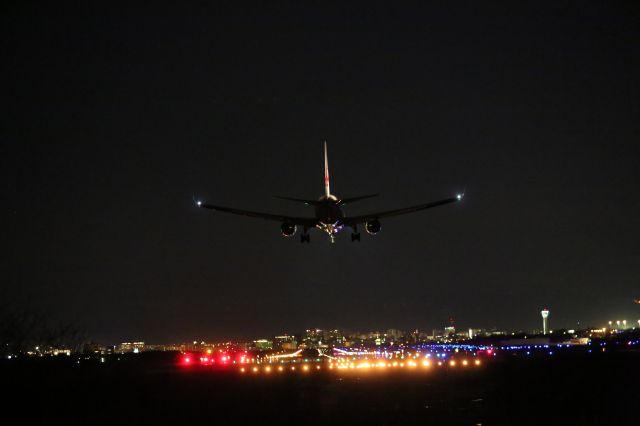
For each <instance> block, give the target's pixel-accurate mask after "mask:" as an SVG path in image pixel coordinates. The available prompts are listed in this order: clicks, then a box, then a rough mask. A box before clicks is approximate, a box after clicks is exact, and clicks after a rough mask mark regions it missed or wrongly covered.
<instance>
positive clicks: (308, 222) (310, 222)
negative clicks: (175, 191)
mask: <svg viewBox="0 0 640 426" xmlns="http://www.w3.org/2000/svg"><path fill="white" fill-rule="evenodd" d="M196 205H197V206H198V207H200V208H203V209H209V210H217V211H219V212H224V213H232V214H237V215H241V216H249V217H257V218H261V219H266V220H274V221H277V222H287V223H293V224H294V225H302V226H308V227H314V226H315V225H316V222H317V220H316V219H315V218H312V217H294V216H285V215H280V214H271V213H260V212H254V211H250V210H242V209H236V208H232V207H224V206H216V205H213V204H208V203H203V202H201V201H197V202H196Z"/></svg>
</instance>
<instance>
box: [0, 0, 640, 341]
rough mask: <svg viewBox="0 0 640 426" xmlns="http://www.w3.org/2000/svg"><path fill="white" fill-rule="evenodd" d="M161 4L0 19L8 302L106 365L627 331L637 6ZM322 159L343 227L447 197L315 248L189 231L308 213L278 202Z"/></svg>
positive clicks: (639, 225) (636, 269) (19, 9)
mask: <svg viewBox="0 0 640 426" xmlns="http://www.w3.org/2000/svg"><path fill="white" fill-rule="evenodd" d="M178 3H179V2H174V3H173V4H171V5H166V6H162V5H160V4H159V3H157V2H154V3H153V5H154V6H153V8H149V9H124V8H123V9H120V8H117V7H115V6H113V5H112V3H110V2H105V3H101V4H100V5H99V6H95V7H94V8H87V6H77V7H69V8H67V9H64V10H61V9H60V7H61V6H60V5H59V4H56V5H55V7H56V9H51V10H48V9H47V8H46V7H45V8H43V7H42V5H40V6H37V7H36V6H33V7H30V6H27V5H25V4H23V2H16V5H14V6H6V5H5V6H3V7H2V11H1V12H0V16H2V18H0V28H2V29H1V30H0V49H1V51H0V53H1V57H2V66H1V67H0V72H1V73H2V80H1V81H2V96H1V98H0V99H2V111H1V113H2V115H1V116H2V119H1V127H0V138H1V140H0V173H1V178H2V184H1V185H0V191H1V192H0V196H1V211H0V220H1V223H2V231H1V238H0V242H1V247H2V253H1V254H2V257H1V258H0V267H1V275H0V281H1V282H2V284H1V286H2V297H3V299H4V300H2V304H4V305H12V306H18V305H20V304H31V305H34V306H37V307H38V309H42V310H45V311H47V312H50V313H51V314H52V315H53V316H56V317H60V318H66V319H72V320H76V321H78V322H80V323H81V325H82V327H83V328H84V329H85V330H86V331H87V334H88V335H89V336H91V337H94V338H95V339H98V340H101V341H104V342H105V343H107V342H118V341H122V340H128V339H142V340H146V341H149V342H160V341H171V340H183V339H184V340H190V339H192V338H198V339H200V338H204V339H221V338H227V337H247V338H254V337H260V336H262V335H269V334H274V333H279V332H282V331H289V332H291V331H296V330H300V329H303V328H307V327H320V328H329V327H331V328H333V327H340V328H347V329H359V330H375V329H383V330H385V329H387V328H392V327H393V328H401V329H408V328H419V329H424V330H431V329H432V328H436V327H441V326H443V325H445V324H446V323H447V322H448V318H449V317H451V316H453V317H455V319H456V324H457V325H459V326H460V327H469V326H473V327H493V326H496V327H499V328H514V329H517V328H523V329H530V328H534V327H539V326H540V322H541V321H540V313H539V311H540V309H541V308H542V307H544V306H548V307H549V308H550V310H551V317H550V324H551V326H552V327H560V326H566V327H574V326H576V324H577V322H578V321H580V324H581V325H590V324H593V325H602V324H603V323H604V322H605V321H607V320H610V319H613V320H615V319H617V318H620V319H622V318H626V319H628V320H634V321H636V320H637V319H638V318H640V310H639V309H638V306H637V305H634V304H633V302H632V300H633V299H634V298H636V297H638V296H640V289H638V282H639V279H640V248H639V243H638V241H639V239H640V220H639V218H640V202H639V201H638V192H639V191H638V190H639V179H640V171H639V156H638V154H639V151H640V149H639V148H638V146H639V145H638V144H639V142H640V139H639V136H640V87H639V84H638V76H639V75H640V9H639V7H638V6H637V2H629V3H621V2H615V1H613V2H604V1H603V2H583V1H579V2H565V1H556V2H533V5H529V6H527V5H524V4H521V2H504V3H503V4H501V5H499V6H491V5H489V4H488V3H487V4H482V5H480V4H478V3H477V2H472V4H473V6H469V5H468V4H463V3H457V2H438V5H436V6H429V5H427V4H426V3H421V6H420V8H408V7H407V8H404V9H400V8H392V7H386V8H374V7H371V6H367V7H346V6H343V7H342V8H335V9H327V8H324V7H322V6H320V5H322V4H324V2H318V3H317V4H318V6H317V7H313V6H309V5H308V4H309V3H307V2H304V3H306V4H307V6H305V7H301V6H296V7H287V8H285V7H279V6H270V7H248V6H247V7H246V8H244V9H242V8H239V7H233V6H230V5H231V4H232V2H230V3H228V4H227V3H217V4H215V5H210V4H209V3H207V2H203V3H202V4H201V5H200V6H196V7H185V6H178ZM483 3H485V2H483ZM513 3H517V5H514V4H513ZM543 3H544V4H543ZM634 3H636V5H634ZM324 140H327V142H328V144H329V157H330V167H331V177H332V180H331V184H332V186H331V188H332V192H333V193H335V194H337V195H338V196H354V195H361V194H367V193H371V192H378V191H379V192H380V193H381V196H380V197H379V198H378V199H374V200H367V201H362V202H361V203H359V204H357V205H353V206H351V207H350V208H349V209H347V211H346V213H347V214H358V213H366V212H368V211H377V210H380V209H388V208H396V207H403V206H405V205H411V204H415V203H421V202H427V201H431V200H435V199H439V198H446V197H449V196H451V195H453V194H455V193H457V192H458V191H461V190H463V189H466V199H465V201H464V202H463V203H460V204H455V205H448V206H443V207H440V208H437V209H434V210H429V211H425V212H421V213H416V214H413V215H408V216H404V217H400V218H394V219H388V220H386V221H383V223H382V225H383V230H382V232H381V233H380V234H379V235H377V236H376V237H370V236H368V235H363V238H362V242H361V243H360V244H352V243H351V242H350V238H349V234H348V233H344V234H341V236H340V237H339V238H338V241H337V243H336V244H334V245H330V244H329V242H328V238H327V237H326V236H325V235H322V234H320V233H319V232H313V234H312V236H311V240H312V241H311V244H308V245H301V244H300V243H299V241H298V239H297V238H293V239H284V238H282V237H281V236H280V233H279V226H280V225H279V224H278V223H276V222H268V221H262V220H259V219H249V218H243V217H238V216H232V215H225V214H222V213H215V212H211V211H204V210H198V209H196V208H194V206H193V202H192V195H193V194H194V193H195V194H199V195H200V196H202V197H203V198H204V199H206V200H207V201H209V202H212V203H217V204H222V205H230V206H235V207H240V208H246V209H254V210H260V211H267V212H274V213H280V212H281V213H288V214H294V215H305V214H308V215H311V214H312V211H311V210H309V208H307V207H305V206H301V205H296V204H293V203H288V202H286V201H279V200H275V199H273V198H271V196H272V195H275V194H281V195H289V196H296V197H303V198H306V197H312V198H315V197H318V196H320V195H321V194H322V191H323V187H322V171H323V164H322V141H324ZM296 237H297V236H296Z"/></svg>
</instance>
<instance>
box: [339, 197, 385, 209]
mask: <svg viewBox="0 0 640 426" xmlns="http://www.w3.org/2000/svg"><path fill="white" fill-rule="evenodd" d="M378 195H380V194H368V195H360V196H358V197H350V198H341V199H340V202H339V203H338V205H340V206H344V205H345V204H351V203H354V202H356V201H360V200H366V199H367V198H373V197H377V196H378Z"/></svg>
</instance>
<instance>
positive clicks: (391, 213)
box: [343, 195, 462, 226]
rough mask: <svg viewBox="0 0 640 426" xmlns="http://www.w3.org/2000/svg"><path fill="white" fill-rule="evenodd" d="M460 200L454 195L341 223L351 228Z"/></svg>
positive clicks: (348, 219) (349, 218) (459, 196)
mask: <svg viewBox="0 0 640 426" xmlns="http://www.w3.org/2000/svg"><path fill="white" fill-rule="evenodd" d="M460 200H462V195H456V196H455V197H451V198H445V199H444V200H438V201H432V202H430V203H426V204H418V205H416V206H411V207H405V208H402V209H396V210H387V211H384V212H378V213H370V214H365V215H362V216H353V217H345V218H344V220H343V221H344V224H345V225H347V226H353V225H357V224H360V223H365V222H367V221H369V220H373V219H382V218H385V217H393V216H400V215H403V214H408V213H413V212H418V211H420V210H425V209H430V208H432V207H438V206H441V205H443V204H449V203H455V202H457V201H460Z"/></svg>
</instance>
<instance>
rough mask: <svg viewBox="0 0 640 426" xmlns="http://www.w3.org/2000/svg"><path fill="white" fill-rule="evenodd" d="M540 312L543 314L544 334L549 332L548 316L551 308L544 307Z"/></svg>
mask: <svg viewBox="0 0 640 426" xmlns="http://www.w3.org/2000/svg"><path fill="white" fill-rule="evenodd" d="M540 314H541V315H542V334H547V332H548V331H549V329H548V328H547V317H548V316H549V310H548V309H547V308H544V309H543V310H542V311H541V312H540Z"/></svg>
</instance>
